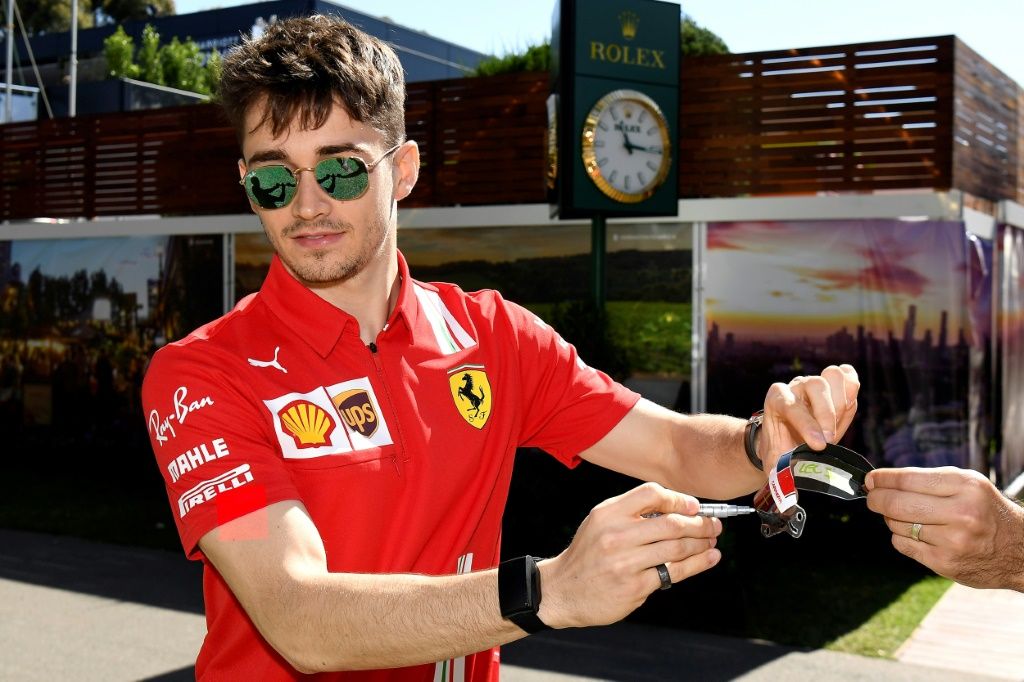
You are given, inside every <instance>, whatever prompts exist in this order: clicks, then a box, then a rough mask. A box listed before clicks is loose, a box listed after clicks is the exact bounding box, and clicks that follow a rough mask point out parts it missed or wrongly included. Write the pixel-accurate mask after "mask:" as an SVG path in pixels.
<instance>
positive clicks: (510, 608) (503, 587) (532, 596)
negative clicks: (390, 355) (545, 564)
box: [498, 556, 549, 635]
mask: <svg viewBox="0 0 1024 682" xmlns="http://www.w3.org/2000/svg"><path fill="white" fill-rule="evenodd" d="M498 603H499V605H500V606H501V617H502V618H504V619H505V620H510V621H512V622H513V623H515V624H516V625H518V626H519V627H520V628H522V629H523V630H525V631H526V632H528V633H529V634H531V635H532V634H534V633H535V632H540V631H542V630H547V629H549V628H548V626H547V625H545V624H544V621H542V620H541V619H540V617H538V616H537V612H538V611H540V569H538V568H537V560H536V559H535V558H534V557H532V556H520V557H516V558H515V559H509V560H508V561H502V562H501V563H500V564H499V565H498Z"/></svg>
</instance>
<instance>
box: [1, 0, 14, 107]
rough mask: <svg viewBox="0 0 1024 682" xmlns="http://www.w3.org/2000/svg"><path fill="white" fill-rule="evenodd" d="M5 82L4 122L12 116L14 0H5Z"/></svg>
mask: <svg viewBox="0 0 1024 682" xmlns="http://www.w3.org/2000/svg"><path fill="white" fill-rule="evenodd" d="M6 80H7V83H6V90H5V93H4V120H3V122H4V123H10V122H11V119H13V118H14V89H13V88H12V87H11V86H12V85H13V84H14V0H7V78H6Z"/></svg>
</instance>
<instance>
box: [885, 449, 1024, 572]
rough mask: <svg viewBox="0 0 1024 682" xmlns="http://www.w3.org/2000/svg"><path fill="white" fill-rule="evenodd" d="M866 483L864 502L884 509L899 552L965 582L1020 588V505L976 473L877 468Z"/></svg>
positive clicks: (1023, 533)
mask: <svg viewBox="0 0 1024 682" xmlns="http://www.w3.org/2000/svg"><path fill="white" fill-rule="evenodd" d="M866 487H867V488H868V490H869V492H868V508H869V509H871V510H872V511H876V512H878V513H879V514H882V515H883V516H885V523H886V525H887V526H889V530H891V531H892V544H893V547H895V548H896V549H897V550H899V551H900V552H901V553H903V554H905V555H907V556H908V557H910V558H911V559H914V560H915V561H918V562H920V563H922V564H924V565H925V566H927V567H928V568H930V569H932V570H933V571H935V572H936V573H938V574H939V575H943V576H945V577H947V578H951V579H953V580H955V581H957V582H958V583H963V584H964V585H968V586H970V587H992V588H1009V589H1014V590H1018V591H1021V592H1024V509H1021V508H1020V507H1019V506H1018V505H1017V504H1015V503H1014V502H1013V501H1011V500H1009V499H1007V498H1006V497H1005V496H1003V494H1002V493H1000V492H999V490H998V489H997V488H996V487H995V486H994V485H992V482H991V481H989V480H988V479H987V478H986V477H985V476H983V475H982V474H980V473H978V472H977V471H971V470H967V469H958V468H956V467H939V468H935V469H921V468H916V467H910V468H905V469H876V470H875V471H872V472H870V473H868V478H867V486H866ZM915 524H920V527H919V528H918V529H917V530H916V535H917V539H916V540H915V539H913V536H914V534H915V532H914V531H915V528H914V526H915Z"/></svg>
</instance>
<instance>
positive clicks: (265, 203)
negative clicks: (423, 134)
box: [238, 144, 402, 209]
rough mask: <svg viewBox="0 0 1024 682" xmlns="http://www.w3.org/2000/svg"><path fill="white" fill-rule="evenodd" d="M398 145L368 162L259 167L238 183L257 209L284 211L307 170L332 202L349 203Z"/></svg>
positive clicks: (337, 159) (344, 159)
mask: <svg viewBox="0 0 1024 682" xmlns="http://www.w3.org/2000/svg"><path fill="white" fill-rule="evenodd" d="M400 146H402V145H401V144H396V145H395V146H394V147H392V148H391V149H389V150H387V151H386V152H384V153H383V154H381V155H380V156H379V157H378V158H377V159H375V160H374V161H371V162H370V163H366V162H365V161H363V160H362V159H360V158H359V157H357V156H332V157H331V158H328V159H324V160H323V161H321V162H320V163H318V164H317V165H316V166H314V167H312V168H296V169H295V170H292V169H291V168H288V167H287V166H281V165H274V166H260V167H259V168H253V169H252V170H251V171H249V172H248V173H246V174H245V175H244V176H243V177H242V179H241V180H239V181H238V183H239V184H240V185H242V187H244V188H245V193H246V194H247V195H248V196H249V200H250V201H252V202H253V203H254V204H256V205H257V206H259V207H260V208H266V209H275V208H284V207H285V206H287V205H288V204H290V203H291V202H292V199H294V198H295V193H296V191H297V190H298V186H299V173H302V172H304V171H310V172H311V173H313V177H315V178H316V182H317V184H318V185H320V187H321V188H323V190H324V191H325V192H327V195H328V196H330V197H331V198H332V199H337V200H338V201H351V200H353V199H358V198H359V197H361V196H363V195H364V194H366V189H367V187H369V185H370V178H369V175H370V173H371V172H373V169H374V168H376V167H377V164H379V163H380V162H381V161H383V160H384V159H385V158H386V157H387V156H388V155H389V154H391V153H392V152H394V151H395V150H396V149H398V148H399V147H400Z"/></svg>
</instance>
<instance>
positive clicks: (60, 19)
mask: <svg viewBox="0 0 1024 682" xmlns="http://www.w3.org/2000/svg"><path fill="white" fill-rule="evenodd" d="M3 5H4V7H6V6H7V3H6V0H5V2H4V3H3ZM89 7H90V6H89V5H88V2H87V1H86V2H85V3H83V6H82V7H80V8H79V11H78V27H79V28H91V27H92V25H93V17H92V14H90V12H89ZM18 11H19V12H20V13H21V20H22V21H23V22H24V24H25V30H26V31H28V33H30V34H35V33H56V32H60V31H67V30H69V29H70V28H71V3H70V2H69V1H68V0H31V1H30V2H27V3H26V2H19V3H18Z"/></svg>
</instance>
